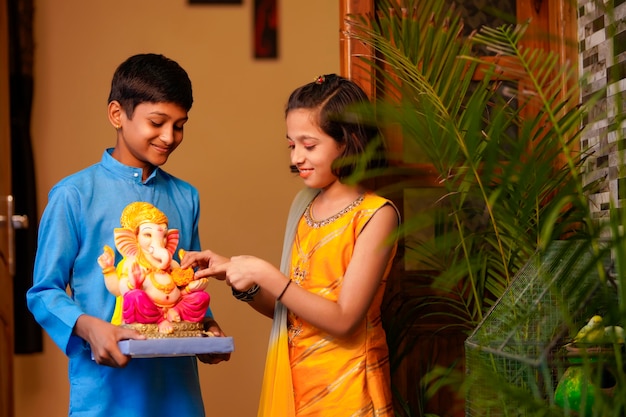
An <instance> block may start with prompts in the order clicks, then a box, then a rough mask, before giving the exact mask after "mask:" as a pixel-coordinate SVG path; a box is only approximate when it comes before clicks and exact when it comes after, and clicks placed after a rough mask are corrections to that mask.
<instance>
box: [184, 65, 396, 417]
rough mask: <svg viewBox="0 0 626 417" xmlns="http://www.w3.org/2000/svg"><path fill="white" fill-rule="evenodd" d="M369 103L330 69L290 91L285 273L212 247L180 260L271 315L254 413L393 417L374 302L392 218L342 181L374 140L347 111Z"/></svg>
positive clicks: (386, 205)
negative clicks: (298, 182) (295, 189)
mask: <svg viewBox="0 0 626 417" xmlns="http://www.w3.org/2000/svg"><path fill="white" fill-rule="evenodd" d="M367 100H368V98H367V95H366V94H365V93H364V92H363V91H362V90H361V89H360V88H359V87H358V86H357V85H356V84H355V83H353V82H352V81H350V80H347V79H345V78H342V77H340V76H337V75H334V74H329V75H323V76H320V77H318V78H317V79H316V80H315V81H314V82H312V83H309V84H307V85H304V86H302V87H300V88H298V89H296V90H295V91H294V92H293V93H292V94H291V96H290V97H289V101H288V103H287V108H286V125H287V142H288V144H289V149H290V150H291V162H292V164H293V166H295V169H297V172H298V174H299V176H300V177H301V178H302V179H303V181H304V184H305V185H306V186H307V188H306V189H305V190H303V191H301V192H300V193H299V194H298V196H297V197H296V199H295V200H294V203H293V204H292V208H291V212H290V215H289V219H288V224H287V232H286V236H285V247H284V251H283V261H282V267H281V270H282V271H283V272H281V271H279V270H278V269H276V268H275V267H274V266H273V265H271V264H270V263H268V262H266V261H264V260H262V259H259V258H256V257H252V256H234V257H232V258H230V259H227V258H224V257H223V256H220V255H217V254H215V253H213V252H211V251H204V252H196V253H192V252H190V253H188V254H187V255H186V256H185V257H184V259H183V261H182V267H183V268H186V267H189V266H194V267H199V268H200V269H198V270H197V271H196V275H197V277H198V278H200V277H207V276H216V277H218V278H220V279H225V280H226V282H227V284H228V285H230V286H231V287H232V289H233V294H234V295H235V296H236V297H237V298H239V299H240V300H243V301H246V302H248V303H249V304H250V305H251V306H252V307H254V308H255V309H256V310H257V311H259V312H261V313H263V314H265V315H267V316H269V317H273V318H274V323H273V327H272V335H271V340H270V346H269V350H268V355H267V361H266V369H265V377H264V381H263V388H262V395H261V404H260V407H259V414H258V415H259V416H266V417H270V416H271V417H275V416H299V417H303V416H320V415H333V416H392V415H393V410H392V404H391V402H392V398H391V390H390V377H389V357H388V350H387V345H386V340H385V332H384V330H383V327H382V322H381V312H380V305H381V301H382V297H383V293H384V290H385V284H386V278H387V275H388V274H389V270H390V268H391V263H392V260H393V257H394V254H395V251H396V245H397V244H396V241H395V240H394V239H392V237H393V236H394V231H395V230H396V228H397V227H398V223H399V215H398V212H397V210H396V208H395V207H394V206H393V205H392V203H391V202H390V201H388V200H386V199H384V198H382V197H379V196H377V195H376V194H374V193H372V192H371V191H367V190H365V189H364V188H363V187H362V186H360V185H354V184H348V183H346V182H344V181H343V180H344V179H345V178H346V177H347V176H349V175H350V174H351V173H352V172H353V171H354V170H355V169H356V163H357V161H356V160H357V159H363V158H364V157H365V150H366V149H368V148H371V146H370V145H371V144H373V143H374V140H377V139H376V137H377V130H376V129H372V128H371V127H368V126H365V125H364V124H360V123H358V118H356V114H351V113H350V112H349V107H350V106H353V105H355V104H358V103H363V102H366V101H367ZM356 156H358V157H359V158H355V157H356ZM346 161H348V163H346Z"/></svg>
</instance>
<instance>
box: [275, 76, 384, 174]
mask: <svg viewBox="0 0 626 417" xmlns="http://www.w3.org/2000/svg"><path fill="white" fill-rule="evenodd" d="M365 103H369V98H368V97H367V94H365V92H364V91H363V90H362V89H361V87H359V86H358V85H357V84H356V83H355V82H353V81H351V80H349V79H347V78H344V77H341V76H340V75H337V74H326V75H320V76H319V77H317V78H316V79H315V81H313V82H311V83H308V84H305V85H303V86H302V87H299V88H297V89H296V90H294V91H293V92H292V93H291V95H290V96H289V100H287V106H286V108H285V116H287V114H288V113H289V112H290V111H291V110H296V109H309V110H317V112H318V124H319V127H320V129H321V130H322V131H323V132H324V133H326V134H327V135H329V136H330V137H332V138H333V139H334V140H335V141H336V142H337V143H338V144H339V145H345V149H344V151H343V153H342V154H341V155H340V156H339V157H338V158H337V160H336V161H335V163H334V164H333V174H335V175H336V176H337V178H339V179H342V178H347V177H348V176H350V175H351V174H353V173H354V172H355V171H356V169H357V165H358V163H359V158H361V159H362V158H366V157H367V158H368V161H367V163H366V166H367V168H369V169H371V168H380V167H384V166H386V165H387V160H386V157H385V150H384V145H383V143H382V141H381V138H380V136H379V134H380V132H379V130H378V128H377V127H376V126H374V125H372V124H371V123H366V122H365V121H364V120H363V118H362V117H360V116H359V114H358V108H357V106H358V105H359V104H361V105H363V104H365ZM376 141H378V142H376ZM372 145H375V146H376V148H377V149H376V152H374V154H372V149H371V148H372ZM360 162H362V161H360ZM293 170H294V167H292V171H293ZM296 171H297V170H296Z"/></svg>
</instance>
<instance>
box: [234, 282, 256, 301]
mask: <svg viewBox="0 0 626 417" xmlns="http://www.w3.org/2000/svg"><path fill="white" fill-rule="evenodd" d="M260 290H261V287H259V285H258V284H254V285H253V286H252V287H250V288H249V289H248V290H247V291H237V290H236V289H235V288H232V291H233V296H234V297H235V298H236V299H238V300H240V301H244V302H246V303H249V302H250V301H252V300H254V296H255V295H257V294H258V292H259V291H260Z"/></svg>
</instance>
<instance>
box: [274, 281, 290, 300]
mask: <svg viewBox="0 0 626 417" xmlns="http://www.w3.org/2000/svg"><path fill="white" fill-rule="evenodd" d="M290 284H291V280H289V281H287V285H285V288H283V291H282V292H281V293H280V295H279V296H278V297H276V301H280V299H281V298H283V295H285V291H287V288H289V285H290Z"/></svg>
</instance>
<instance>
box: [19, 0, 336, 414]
mask: <svg viewBox="0 0 626 417" xmlns="http://www.w3.org/2000/svg"><path fill="white" fill-rule="evenodd" d="M252 6H253V4H252V0H244V4H243V5H238V6H232V5H231V6H216V5H202V6H198V5H194V6H191V5H188V4H187V0H131V1H128V0H106V1H104V0H92V1H84V0H35V11H36V16H35V42H36V53H35V97H34V109H33V126H32V137H33V142H34V149H35V162H36V169H37V181H38V198H39V204H40V209H43V207H44V205H45V203H46V199H47V198H46V196H47V192H48V190H49V189H50V187H51V186H52V185H53V184H54V183H56V182H57V181H59V180H60V179H61V178H63V177H64V176H66V175H68V174H70V173H73V172H74V171H77V170H79V169H81V168H83V167H85V166H87V165H90V164H92V163H94V162H97V161H98V160H99V159H100V156H101V153H102V151H103V149H104V148H105V147H109V146H113V145H114V138H115V136H114V133H115V132H114V130H113V128H112V127H111V126H110V125H109V123H108V122H107V119H106V114H105V111H106V99H107V95H108V88H109V83H110V79H111V76H112V74H113V71H114V69H115V67H116V66H117V65H118V64H119V63H120V62H121V61H122V60H124V59H125V58H127V57H128V56H129V55H132V54H135V53H139V52H159V53H163V54H165V55H166V56H169V57H171V58H173V59H175V60H177V61H178V62H179V63H180V64H181V65H182V66H183V67H184V68H185V69H186V70H187V71H188V72H189V75H190V77H191V79H192V82H193V88H194V96H195V103H194V106H193V108H192V109H191V111H190V121H189V123H188V124H187V125H186V127H185V140H184V142H183V144H182V145H181V147H180V148H178V150H177V151H176V152H175V153H174V155H173V156H172V157H171V158H170V161H169V162H168V163H167V164H166V166H165V169H166V170H168V171H169V172H171V173H173V174H175V175H178V176H179V177H181V178H183V179H186V180H188V181H190V182H192V183H193V184H195V185H196V186H197V187H198V188H199V190H200V195H201V204H202V218H201V224H200V231H201V238H202V244H203V246H204V247H207V248H212V249H214V250H216V251H218V252H221V253H223V254H225V255H234V254H242V253H246V254H254V255H258V256H261V257H265V258H266V259H268V260H270V261H271V262H273V263H274V264H277V263H278V261H279V256H280V247H281V239H282V231H283V226H284V222H285V217H286V213H287V210H288V206H289V203H290V201H291V198H292V197H293V195H294V193H295V192H296V191H297V190H298V189H299V188H300V186H301V183H300V181H299V180H298V179H297V178H295V177H293V176H292V175H291V174H289V171H288V163H289V161H288V151H287V146H286V142H285V139H284V126H283V105H284V103H285V100H286V98H287V95H288V94H289V92H290V91H291V90H292V89H293V88H295V87H296V86H298V85H299V84H302V83H304V82H308V81H310V80H312V79H313V78H314V76H316V75H317V74H320V73H325V72H337V71H339V6H338V2H336V1H335V0H316V1H315V2H304V1H289V0H279V7H280V9H279V13H280V58H279V59H278V60H265V61H263V60H254V59H253V58H252V49H251V42H252V38H251V22H252ZM51 267H53V266H51ZM209 290H210V292H211V294H212V301H211V306H212V308H213V310H214V312H215V314H216V316H217V318H218V320H219V322H220V324H221V325H222V327H223V329H224V330H225V331H226V332H227V333H228V334H229V335H230V336H233V337H234V340H235V352H234V354H233V356H232V359H231V360H230V362H228V363H225V364H219V365H201V368H200V373H201V382H202V388H203V396H204V400H205V404H206V406H207V414H208V415H209V416H236V417H247V416H253V415H255V412H256V404H257V400H258V395H259V392H260V383H261V376H262V367H263V363H264V359H265V350H266V344H267V339H268V333H269V327H270V320H269V319H265V318H262V317H260V316H258V315H256V314H254V313H253V311H252V310H251V309H250V308H249V307H247V306H246V305H245V304H243V303H241V302H238V301H236V300H234V299H233V298H232V296H231V295H230V291H229V289H228V287H226V286H225V285H223V284H222V283H220V282H213V283H211V286H210V287H209ZM66 366H67V360H66V358H65V356H64V355H63V354H62V353H61V351H60V350H59V349H58V348H57V347H56V345H54V344H53V343H51V341H50V339H48V338H47V337H46V339H45V346H44V352H43V354H36V355H24V356H18V357H17V358H16V367H15V371H16V375H15V390H16V416H17V417H31V416H36V415H45V416H46V417H60V416H66V415H67V399H68V381H67V372H66ZM172 382H174V381H172Z"/></svg>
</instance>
